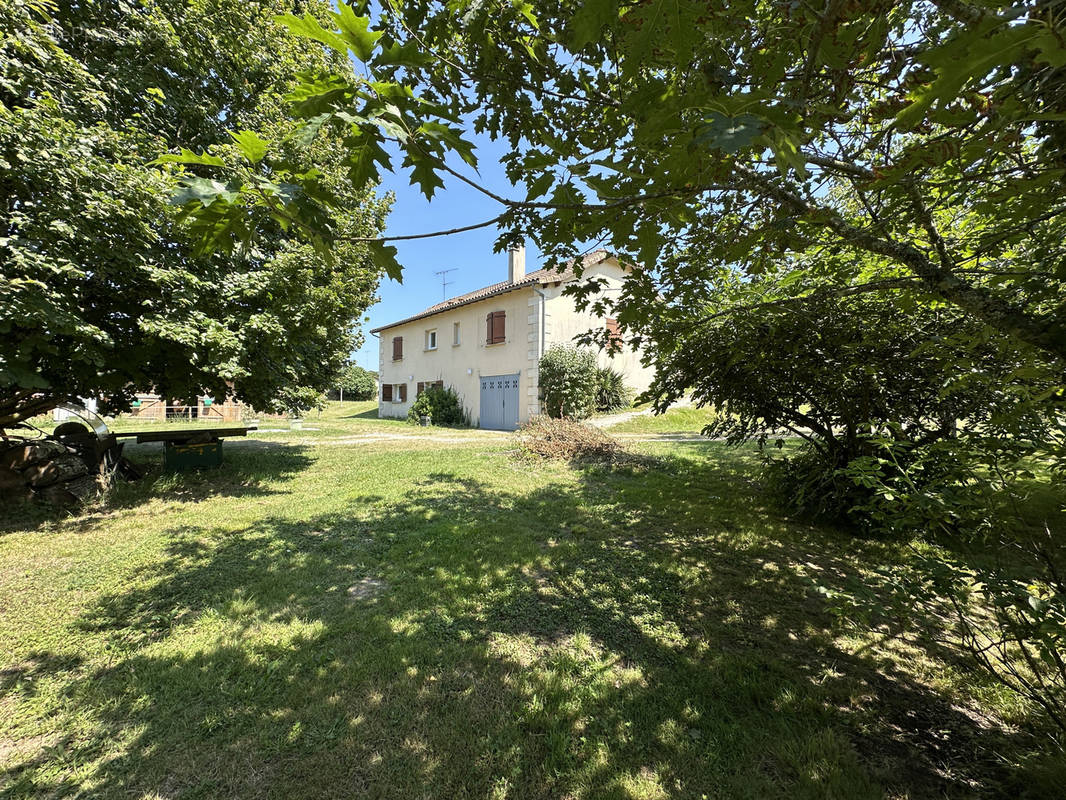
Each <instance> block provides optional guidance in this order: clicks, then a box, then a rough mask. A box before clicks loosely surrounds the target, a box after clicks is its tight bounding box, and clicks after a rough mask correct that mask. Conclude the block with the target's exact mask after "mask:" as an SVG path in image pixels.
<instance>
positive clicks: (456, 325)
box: [452, 322, 461, 347]
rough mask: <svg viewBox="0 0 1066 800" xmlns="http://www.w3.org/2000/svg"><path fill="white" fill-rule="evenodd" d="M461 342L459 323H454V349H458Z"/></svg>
mask: <svg viewBox="0 0 1066 800" xmlns="http://www.w3.org/2000/svg"><path fill="white" fill-rule="evenodd" d="M460 341H461V339H460V336H459V323H458V322H455V323H452V347H458V346H459V342H460Z"/></svg>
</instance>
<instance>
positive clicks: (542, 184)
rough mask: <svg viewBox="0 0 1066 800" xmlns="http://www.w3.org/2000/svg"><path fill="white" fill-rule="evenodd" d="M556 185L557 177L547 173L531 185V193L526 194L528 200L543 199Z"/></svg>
mask: <svg viewBox="0 0 1066 800" xmlns="http://www.w3.org/2000/svg"><path fill="white" fill-rule="evenodd" d="M553 183H555V175H554V174H552V173H551V172H545V173H544V174H543V175H541V176H540V177H539V178H537V179H536V180H535V181H533V182H532V183H530V184H529V191H528V192H526V200H527V201H530V200H535V199H536V198H538V197H543V196H544V195H545V194H546V193H547V191H548V190H549V189H550V188H551V187H552V184H553Z"/></svg>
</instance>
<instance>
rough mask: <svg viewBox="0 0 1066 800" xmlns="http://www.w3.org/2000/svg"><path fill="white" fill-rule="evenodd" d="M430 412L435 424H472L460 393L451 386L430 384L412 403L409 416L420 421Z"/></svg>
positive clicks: (413, 420)
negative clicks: (420, 418) (421, 417)
mask: <svg viewBox="0 0 1066 800" xmlns="http://www.w3.org/2000/svg"><path fill="white" fill-rule="evenodd" d="M423 414H428V415H429V416H430V417H431V418H432V422H433V424H434V425H453V426H466V425H469V424H470V420H469V418H468V417H467V414H466V409H464V408H463V402H462V400H460V399H459V395H457V394H456V393H455V390H454V389H452V388H451V387H443V386H428V387H426V389H425V391H423V392H422V394H420V395H419V396H418V397H416V398H415V401H414V402H413V403H412V404H411V410H410V411H408V412H407V418H408V419H409V420H411V421H412V422H418V418H419V417H420V416H422V415H423Z"/></svg>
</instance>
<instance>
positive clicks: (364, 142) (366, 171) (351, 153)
mask: <svg viewBox="0 0 1066 800" xmlns="http://www.w3.org/2000/svg"><path fill="white" fill-rule="evenodd" d="M375 136H376V134H375ZM345 164H346V165H347V166H348V179H349V180H350V181H351V182H352V183H353V184H355V185H356V186H362V185H363V184H365V183H366V182H367V181H377V180H378V178H379V177H380V172H379V171H378V168H377V166H375V165H376V164H381V166H382V167H384V168H385V169H388V168H389V167H390V166H391V165H392V162H391V160H390V159H389V154H388V153H386V152H385V150H384V148H382V146H381V145H380V144H379V143H378V141H377V139H376V138H375V137H374V136H369V135H362V136H359V137H358V138H357V139H356V140H355V143H353V144H352V145H351V146H350V147H349V149H348V157H347V158H346V159H345Z"/></svg>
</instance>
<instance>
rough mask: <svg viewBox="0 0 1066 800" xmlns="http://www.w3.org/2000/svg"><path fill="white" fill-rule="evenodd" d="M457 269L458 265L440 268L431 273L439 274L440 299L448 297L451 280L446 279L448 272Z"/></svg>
mask: <svg viewBox="0 0 1066 800" xmlns="http://www.w3.org/2000/svg"><path fill="white" fill-rule="evenodd" d="M458 269H459V268H458V267H451V268H450V269H442V270H438V271H437V272H434V273H433V274H434V275H440V299H441V300H447V299H448V287H449V286H451V285H452V281H450V280H448V273H449V272H455V271H457V270H458Z"/></svg>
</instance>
